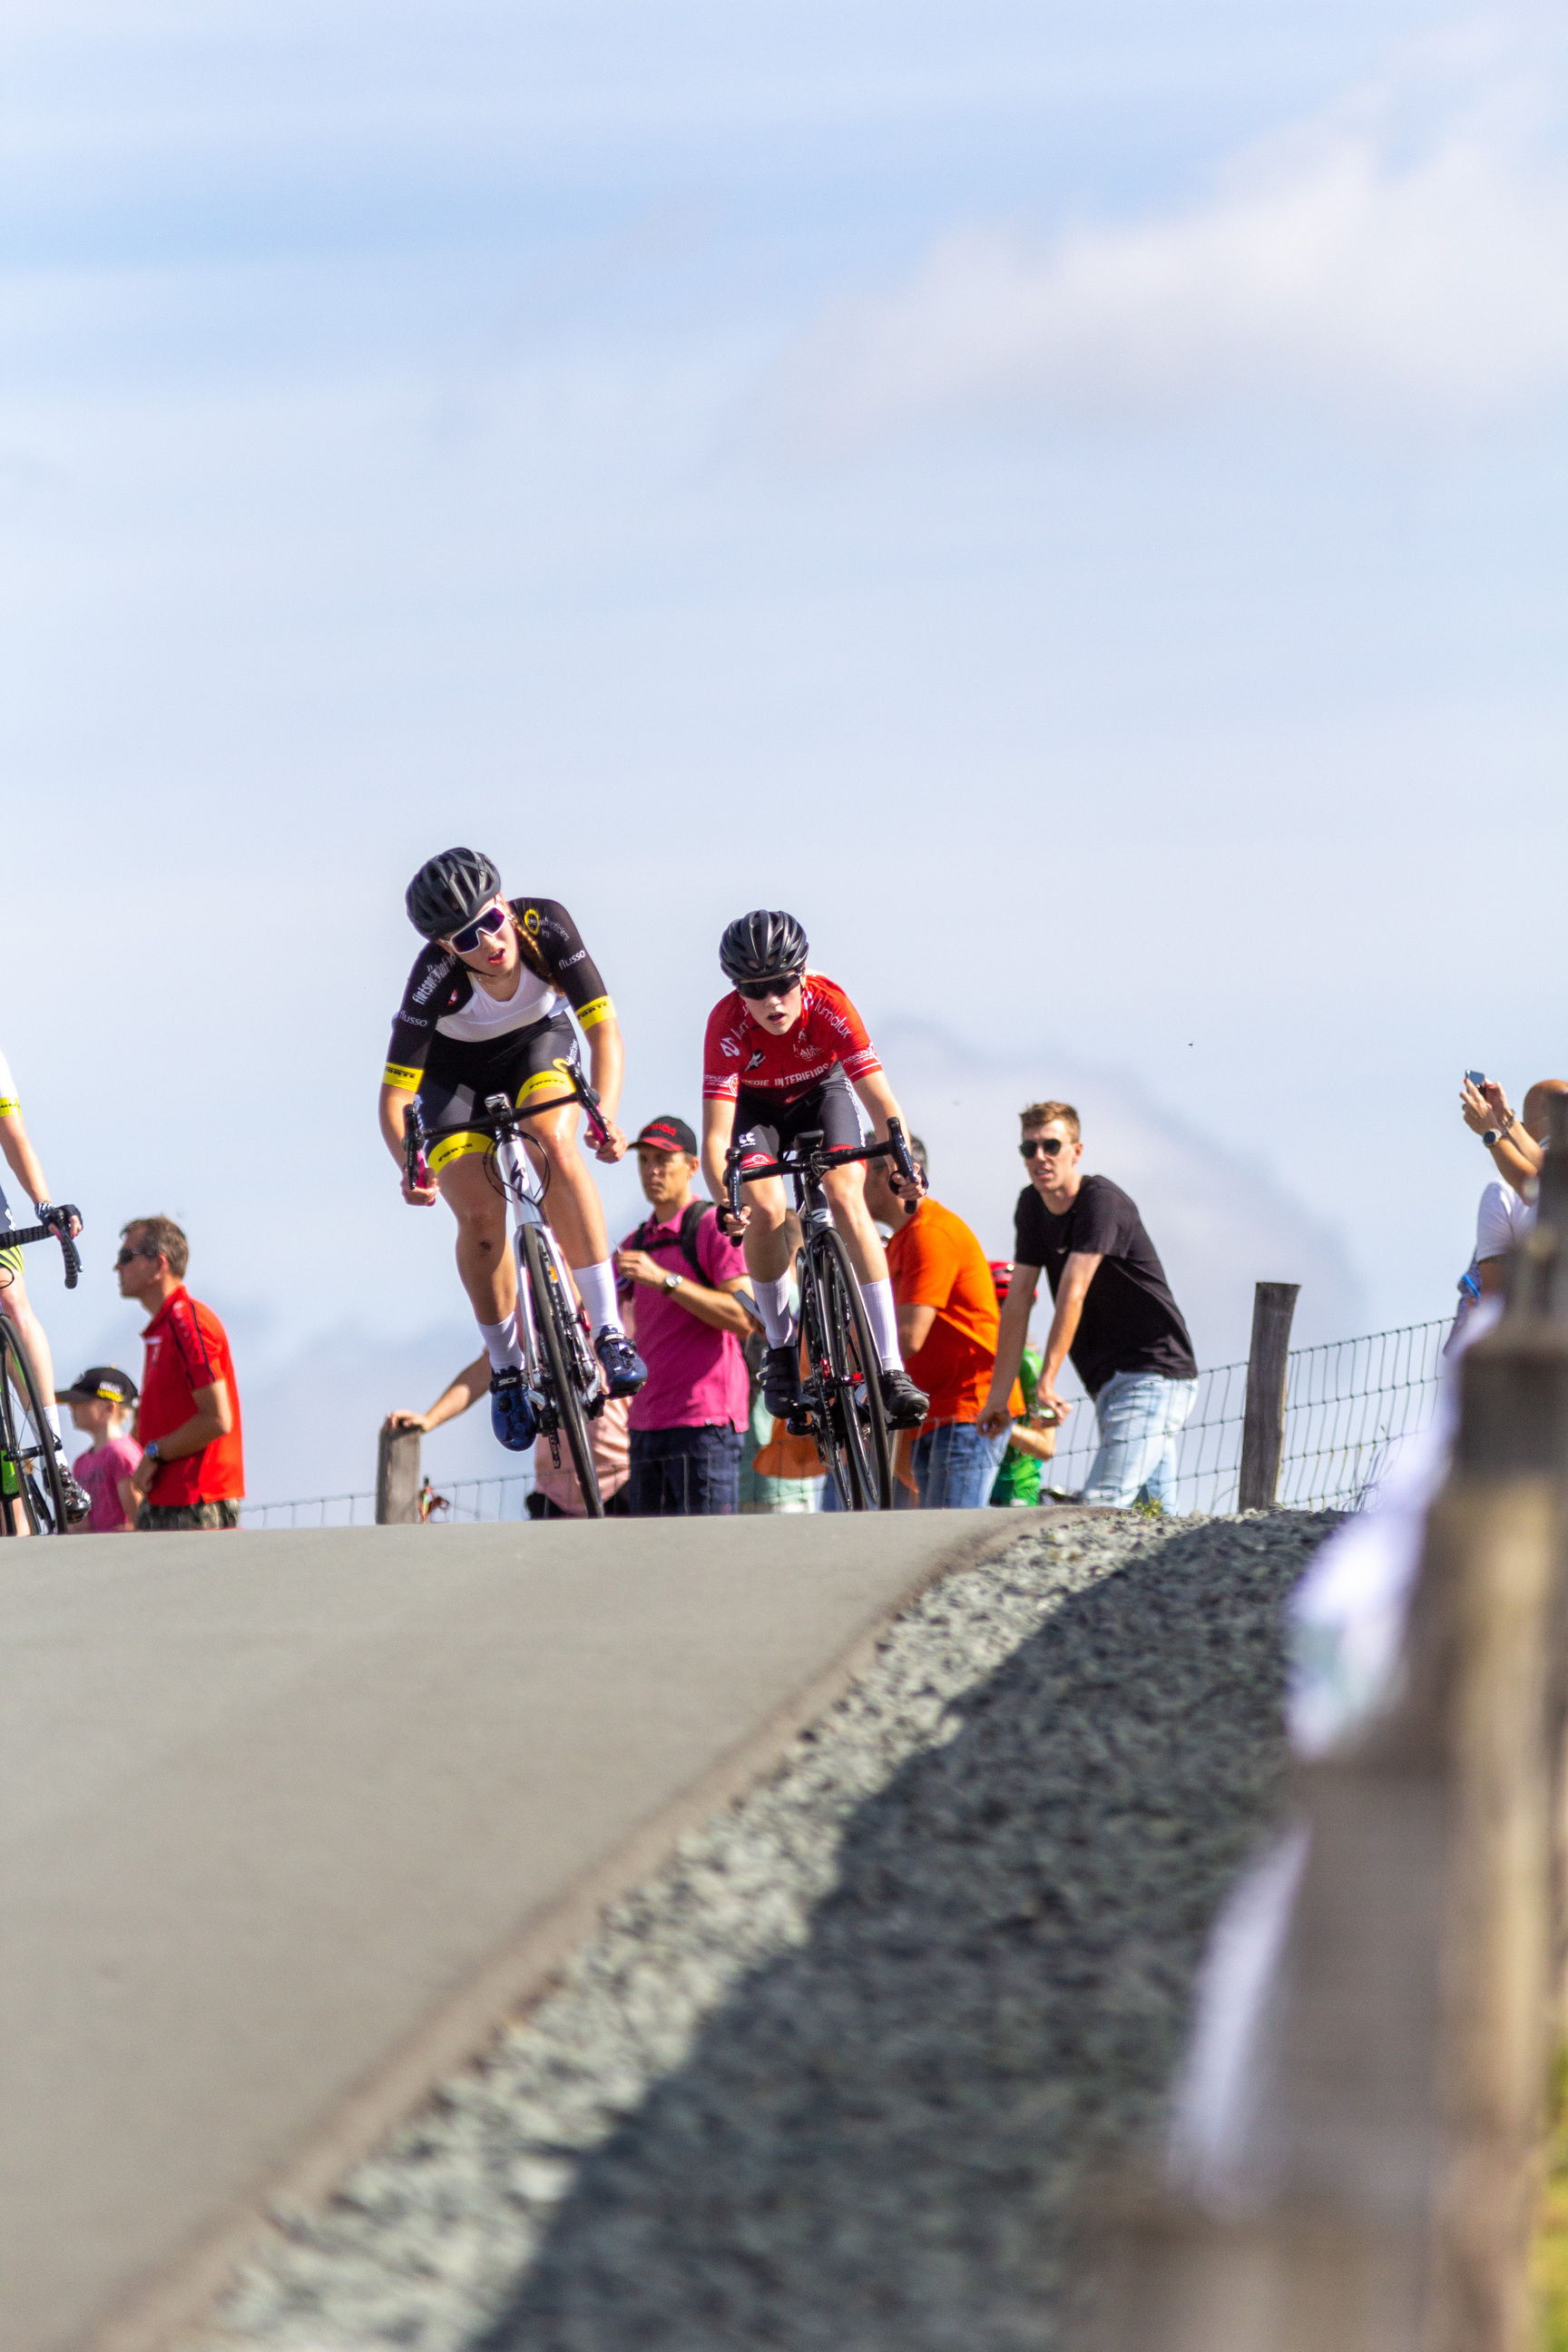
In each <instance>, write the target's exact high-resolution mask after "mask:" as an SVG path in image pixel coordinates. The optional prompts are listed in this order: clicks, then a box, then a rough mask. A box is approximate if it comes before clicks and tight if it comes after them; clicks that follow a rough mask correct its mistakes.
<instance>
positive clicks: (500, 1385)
mask: <svg viewBox="0 0 1568 2352" xmlns="http://www.w3.org/2000/svg"><path fill="white" fill-rule="evenodd" d="M490 1427H491V1428H492V1429H493V1430H494V1431H495V1433H496V1435H497V1436H498V1437H499V1438H500V1442H501V1444H503V1445H504V1446H505V1447H506V1449H507V1451H508V1453H509V1454H526V1453H527V1452H528V1449H529V1447H530V1446H531V1444H533V1441H534V1439H535V1438H536V1437H537V1436H538V1434H539V1414H538V1412H536V1411H535V1409H534V1402H533V1393H532V1391H531V1389H530V1388H529V1386H528V1383H527V1381H525V1380H524V1379H523V1377H522V1373H521V1370H519V1369H518V1367H517V1366H516V1365H515V1364H514V1365H513V1366H511V1368H510V1370H507V1371H504V1372H492V1373H491V1374H490Z"/></svg>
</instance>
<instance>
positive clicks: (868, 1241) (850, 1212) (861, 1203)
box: [824, 1160, 903, 1371]
mask: <svg viewBox="0 0 1568 2352" xmlns="http://www.w3.org/2000/svg"><path fill="white" fill-rule="evenodd" d="M824 1189H825V1191H826V1194H827V1197H828V1199H829V1201H830V1202H832V1204H833V1222H834V1223H835V1224H836V1225H837V1228H838V1230H839V1232H840V1233H841V1234H843V1236H844V1245H845V1247H846V1248H847V1251H848V1252H849V1263H850V1265H852V1266H853V1267H854V1269H855V1273H856V1276H857V1278H858V1281H859V1284H860V1296H861V1297H862V1299H863V1300H864V1301H865V1306H866V1315H867V1318H868V1321H869V1323H870V1326H871V1336H872V1338H873V1339H875V1340H876V1342H877V1352H878V1354H879V1356H880V1357H881V1359H882V1363H883V1366H884V1368H885V1369H886V1370H889V1371H900V1370H902V1367H903V1356H902V1354H901V1352H900V1348H899V1318H898V1309H897V1307H895V1305H894V1303H893V1284H892V1277H891V1276H890V1275H889V1272H888V1254H887V1252H886V1250H885V1249H884V1248H883V1247H882V1243H881V1237H880V1235H879V1234H878V1231H877V1228H876V1226H875V1224H874V1223H872V1220H871V1212H870V1210H869V1209H868V1207H867V1206H866V1169H865V1163H864V1162H863V1161H860V1160H852V1161H851V1162H850V1164H849V1166H848V1167H847V1168H834V1169H830V1170H829V1171H828V1173H827V1176H826V1179H825V1180H824Z"/></svg>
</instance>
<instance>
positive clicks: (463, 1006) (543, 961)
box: [381, 849, 647, 1454]
mask: <svg viewBox="0 0 1568 2352" xmlns="http://www.w3.org/2000/svg"><path fill="white" fill-rule="evenodd" d="M405 905H406V907H407V909H408V919H409V921H410V922H411V923H412V924H413V926H414V928H415V929H416V931H421V932H423V933H424V935H425V938H426V940H427V941H428V942H429V944H428V945H427V946H426V948H424V949H423V950H421V952H420V954H419V955H418V957H417V958H416V961H415V965H414V969H413V971H411V972H410V973H409V975H408V985H407V987H406V988H405V990H404V992H403V1002H402V1004H401V1005H400V1006H399V1007H398V1011H397V1015H396V1018H395V1020H394V1022H393V1024H392V1043H391V1045H390V1047H389V1048H388V1052H387V1061H386V1068H385V1071H384V1075H383V1078H382V1087H381V1131H382V1134H383V1136H384V1139H385V1140H386V1145H387V1148H388V1150H390V1151H391V1153H392V1155H393V1157H394V1159H395V1160H396V1161H397V1163H398V1167H399V1170H400V1171H403V1169H404V1157H403V1129H404V1124H405V1120H406V1118H407V1116H408V1107H409V1105H410V1103H411V1102H413V1100H414V1098H415V1097H416V1096H417V1097H418V1099H419V1106H420V1109H421V1111H422V1113H423V1116H424V1118H425V1123H426V1126H427V1127H429V1128H432V1129H436V1128H455V1129H458V1133H456V1134H450V1135H447V1136H445V1137H443V1138H442V1139H440V1140H439V1141H438V1142H437V1144H436V1145H435V1147H434V1149H433V1150H431V1153H430V1177H431V1181H430V1183H429V1184H428V1185H426V1186H423V1187H419V1186H416V1185H413V1184H411V1183H410V1182H409V1181H408V1178H407V1174H406V1172H404V1175H403V1197H404V1199H405V1201H407V1202H410V1203H411V1204H412V1205H414V1206H416V1207H418V1208H428V1207H429V1206H431V1205H432V1203H433V1202H435V1200H436V1198H437V1194H439V1196H440V1197H441V1199H442V1200H444V1201H445V1202H446V1203H447V1207H448V1208H449V1209H450V1210H451V1212H452V1214H453V1215H454V1216H455V1217H456V1219H457V1221H458V1275H459V1276H460V1277H461V1279H462V1284H463V1287H464V1289H465V1290H466V1291H467V1292H468V1302H469V1304H470V1306H471V1307H473V1310H474V1318H475V1320H476V1321H477V1322H478V1324H479V1332H480V1336H481V1337H482V1338H483V1340H484V1343H485V1352H486V1354H487V1355H488V1356H489V1362H490V1422H491V1425H492V1426H493V1428H494V1430H495V1433H496V1435H497V1437H498V1438H500V1442H501V1444H503V1445H505V1446H507V1447H509V1448H510V1450H511V1451H512V1452H513V1453H516V1454H521V1453H523V1452H524V1451H526V1449H527V1448H528V1447H529V1446H530V1445H531V1444H533V1441H534V1439H535V1437H536V1436H537V1435H538V1433H539V1423H538V1415H537V1412H536V1410H535V1407H534V1403H533V1399H532V1397H531V1394H530V1392H529V1390H528V1387H527V1384H526V1382H525V1381H524V1379H523V1369H522V1367H523V1355H522V1343H521V1336H520V1334H519V1330H518V1322H517V1269H516V1266H515V1265H514V1264H513V1262H512V1256H511V1253H510V1249H509V1248H508V1246H507V1225H506V1202H505V1200H504V1198H503V1197H502V1195H501V1193H500V1191H499V1189H498V1188H497V1186H496V1185H495V1183H494V1182H493V1181H492V1180H491V1176H490V1171H489V1164H488V1163H489V1155H490V1152H491V1150H492V1148H493V1139H492V1138H491V1137H490V1136H489V1135H488V1134H486V1133H484V1132H482V1131H481V1130H479V1129H475V1130H473V1131H471V1132H465V1131H463V1122H464V1121H465V1120H466V1119H469V1118H481V1117H482V1115H483V1111H484V1105H485V1100H486V1097H488V1096H489V1095H493V1094H504V1095H505V1096H506V1097H507V1100H508V1101H509V1102H510V1103H512V1104H513V1105H515V1107H516V1108H517V1109H518V1110H519V1111H520V1112H521V1113H522V1115H523V1117H524V1118H526V1119H527V1127H526V1130H525V1132H526V1136H527V1140H528V1142H529V1145H530V1147H531V1150H533V1152H534V1154H535V1156H536V1158H537V1159H539V1160H542V1163H543V1172H544V1176H545V1181H546V1185H547V1190H546V1193H545V1213H546V1215H547V1217H548V1219H549V1222H550V1225H551V1228H552V1231H553V1233H554V1234H555V1236H556V1239H557V1240H558V1241H559V1242H560V1244H561V1247H562V1250H563V1253H564V1255H565V1258H566V1262H567V1264H568V1265H570V1267H571V1268H572V1274H573V1278H574V1281H575V1283H576V1285H577V1290H578V1295H579V1297H581V1299H582V1301H583V1306H584V1312H585V1313H586V1315H587V1318H588V1328H589V1330H590V1332H591V1334H592V1335H593V1342H594V1352H595V1355H596V1356H597V1358H598V1360H599V1363H600V1365H601V1367H602V1369H603V1370H604V1374H605V1386H606V1387H607V1389H608V1391H609V1393H610V1395H611V1396H634V1395H635V1394H636V1393H637V1390H638V1389H640V1388H641V1386H642V1384H643V1382H644V1381H645V1380H646V1379H647V1367H646V1366H645V1365H644V1363H643V1361H642V1359H641V1357H640V1356H638V1355H637V1353H636V1352H635V1350H634V1349H633V1347H632V1343H631V1341H630V1340H629V1339H627V1337H626V1327H625V1325H624V1324H623V1322H622V1320H621V1312H620V1307H619V1306H618V1305H617V1303H616V1276H615V1271H614V1268H613V1266H612V1265H611V1263H610V1244H609V1237H608V1234H607V1233H606V1231H605V1212H604V1208H603V1206H602V1204H601V1202H600V1200H599V1195H598V1192H597V1190H596V1188H595V1183H594V1180H593V1178H592V1177H591V1176H590V1174H589V1173H588V1170H587V1168H586V1167H585V1165H584V1160H583V1156H582V1153H581V1152H580V1150H578V1146H577V1119H578V1116H579V1106H578V1105H577V1103H575V1102H563V1103H560V1104H559V1106H558V1107H557V1108H553V1109H548V1108H547V1109H542V1110H540V1111H537V1112H535V1113H532V1114H530V1113H529V1112H528V1110H527V1108H526V1107H527V1105H528V1103H529V1102H530V1101H531V1100H533V1099H536V1098H537V1099H540V1100H542V1101H543V1102H545V1103H549V1102H550V1100H551V1098H552V1097H557V1096H560V1095H561V1094H562V1092H563V1073H564V1074H570V1073H572V1072H575V1071H578V1070H580V1069H581V1063H580V1060H579V1057H578V1052H577V1040H576V1037H575V1035H574V1032H573V1028H572V1024H571V1022H570V1020H569V1019H568V1018H567V1013H566V1008H567V1006H568V1005H570V1006H571V1008H572V1010H573V1012H574V1013H575V1014H576V1015H577V1019H578V1021H579V1022H580V1023H581V1024H582V1027H583V1033H584V1036H585V1037H586V1038H587V1041H588V1060H589V1080H590V1083H591V1084H592V1086H593V1087H594V1088H595V1092H596V1093H597V1095H598V1097H599V1102H600V1108H601V1111H602V1114H603V1117H604V1121H605V1129H606V1130H607V1132H606V1138H605V1142H604V1143H603V1144H601V1145H600V1146H599V1148H598V1150H597V1153H596V1157H597V1158H598V1159H600V1160H619V1159H620V1158H621V1157H622V1156H623V1154H624V1153H625V1151H626V1137H625V1135H624V1134H623V1133H622V1132H621V1129H619V1128H618V1127H617V1126H616V1123H615V1114H616V1106H617V1104H618V1103H619V1100H620V1093H621V1064H622V1050H621V1032H620V1026H619V1024H618V1023H617V1022H616V1013H615V1007H614V1005H613V1004H612V1003H611V1002H610V999H609V996H608V994H607V993H606V992H605V983H604V982H603V980H602V979H601V978H600V976H599V971H598V967H597V965H596V964H595V962H594V960H593V958H592V957H591V956H590V955H589V953H588V950H587V949H586V948H585V947H584V944H583V941H582V939H581V937H580V935H579V933H578V930H577V926H576V925H575V923H574V921H573V920H572V918H571V916H570V915H569V914H568V913H567V911H566V909H565V908H564V907H563V906H562V905H561V904H560V903H559V901H558V900H556V899H554V898H508V897H507V896H506V894H505V893H504V891H503V890H502V888H501V880H500V871H499V870H498V868H497V867H496V866H495V865H494V864H493V863H492V861H491V860H490V859H489V858H488V857H486V856H483V855H482V854H481V853H480V852H479V851H477V850H472V849H444V850H442V852H441V853H440V855H439V856H437V857H431V858H428V859H426V863H425V864H424V865H423V866H421V867H420V868H419V871H418V873H417V874H416V876H415V877H414V879H413V881H412V882H411V883H410V884H409V886H408V890H407V894H406V898H405Z"/></svg>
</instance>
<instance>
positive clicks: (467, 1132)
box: [419, 1012, 582, 1175]
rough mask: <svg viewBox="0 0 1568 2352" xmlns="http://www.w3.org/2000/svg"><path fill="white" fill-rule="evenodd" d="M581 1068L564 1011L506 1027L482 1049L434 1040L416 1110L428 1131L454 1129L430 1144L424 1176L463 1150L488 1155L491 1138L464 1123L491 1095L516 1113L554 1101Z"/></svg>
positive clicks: (565, 1091)
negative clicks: (522, 1025) (514, 1107)
mask: <svg viewBox="0 0 1568 2352" xmlns="http://www.w3.org/2000/svg"><path fill="white" fill-rule="evenodd" d="M581 1067H582V1064H581V1063H580V1061H579V1059H578V1055H577V1039H576V1034H575V1033H574V1030H573V1027H572V1024H571V1023H570V1021H568V1020H567V1018H566V1015H565V1013H564V1012H560V1013H552V1014H551V1015H550V1017H549V1019H548V1020H545V1021H535V1022H534V1023H533V1024H532V1025H531V1027H530V1028H527V1029H510V1030H508V1032H507V1033H506V1034H505V1035H504V1036H502V1037H497V1038H495V1039H494V1040H493V1042H492V1043H491V1044H489V1045H451V1044H449V1043H448V1042H447V1039H446V1038H445V1037H437V1040H436V1044H435V1045H434V1047H433V1048H432V1051H431V1055H430V1059H429V1062H428V1063H427V1065H426V1069H425V1075H424V1076H423V1077H422V1078H421V1079H420V1082H419V1108H420V1109H421V1110H422V1111H423V1112H424V1114H425V1124H426V1127H427V1128H429V1129H431V1130H432V1131H434V1130H437V1129H440V1128H444V1127H445V1128H456V1129H458V1130H459V1131H458V1133H457V1134H455V1135H444V1136H442V1137H441V1139H440V1140H439V1142H437V1143H435V1144H433V1145H432V1146H431V1150H430V1172H431V1174H432V1175H439V1174H440V1172H441V1171H442V1169H443V1168H445V1167H446V1165H447V1162H448V1160H460V1159H461V1158H462V1157H463V1155H464V1154H465V1153H466V1152H469V1151H489V1150H493V1149H494V1143H495V1139H494V1137H493V1136H489V1135H486V1134H484V1133H482V1132H481V1131H479V1130H477V1129H465V1128H464V1126H463V1122H464V1120H465V1119H469V1118H474V1117H475V1116H476V1115H477V1114H479V1113H481V1112H482V1111H483V1109H484V1107H485V1103H486V1101H487V1100H488V1099H489V1097H490V1096H491V1095H505V1097H506V1098H507V1100H508V1102H510V1103H515V1104H516V1105H517V1108H519V1110H521V1111H528V1110H531V1109H535V1108H539V1107H541V1106H542V1105H543V1104H546V1103H552V1102H558V1101H560V1100H561V1099H562V1098H563V1097H564V1096H566V1095H567V1094H569V1093H570V1091H571V1086H572V1076H573V1073H574V1071H576V1070H578V1069H580V1068H581Z"/></svg>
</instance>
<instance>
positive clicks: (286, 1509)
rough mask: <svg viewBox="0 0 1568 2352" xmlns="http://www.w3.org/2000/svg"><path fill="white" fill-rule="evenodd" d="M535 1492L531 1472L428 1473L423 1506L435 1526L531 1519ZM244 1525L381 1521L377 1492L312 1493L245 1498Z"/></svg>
mask: <svg viewBox="0 0 1568 2352" xmlns="http://www.w3.org/2000/svg"><path fill="white" fill-rule="evenodd" d="M532 1492H533V1475H532V1473H531V1471H522V1472H520V1473H517V1472H514V1473H513V1474H512V1475H510V1476H509V1477H496V1478H444V1479H441V1480H439V1481H434V1480H431V1479H429V1478H426V1481H425V1486H424V1489H423V1491H422V1493H421V1495H420V1497H419V1500H420V1507H421V1511H422V1514H423V1517H424V1518H425V1522H426V1525H427V1526H429V1527H470V1528H471V1527H479V1526H480V1525H483V1524H489V1523H493V1522H495V1521H497V1520H501V1519H525V1518H526V1517H528V1500H527V1498H528V1496H530V1495H531V1493H532ZM239 1524H240V1526H241V1527H242V1528H274V1529H276V1528H368V1527H374V1524H375V1496H374V1492H373V1491H371V1490H369V1489H367V1490H365V1491H364V1492H363V1493H361V1494H354V1495H310V1496H303V1497H302V1498H301V1499H300V1500H299V1501H298V1502H288V1503H242V1504H241V1506H240V1512H239Z"/></svg>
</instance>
